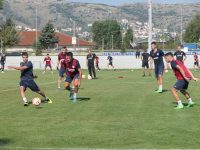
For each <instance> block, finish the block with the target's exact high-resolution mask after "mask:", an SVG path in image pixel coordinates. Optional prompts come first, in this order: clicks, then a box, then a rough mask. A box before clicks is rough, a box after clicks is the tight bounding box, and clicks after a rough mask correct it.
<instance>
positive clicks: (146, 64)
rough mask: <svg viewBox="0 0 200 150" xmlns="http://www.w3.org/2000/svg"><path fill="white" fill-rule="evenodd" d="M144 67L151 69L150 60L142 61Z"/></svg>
mask: <svg viewBox="0 0 200 150" xmlns="http://www.w3.org/2000/svg"><path fill="white" fill-rule="evenodd" d="M142 67H143V68H145V67H146V68H148V69H149V62H148V61H144V62H142Z"/></svg>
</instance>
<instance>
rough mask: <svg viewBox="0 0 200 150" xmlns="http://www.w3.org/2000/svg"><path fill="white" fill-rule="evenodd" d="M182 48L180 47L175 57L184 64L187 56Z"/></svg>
mask: <svg viewBox="0 0 200 150" xmlns="http://www.w3.org/2000/svg"><path fill="white" fill-rule="evenodd" d="M182 48H183V47H182V45H179V46H178V49H177V51H176V52H175V53H174V56H175V58H176V60H179V61H181V62H182V63H184V61H185V60H186V59H187V56H186V54H185V52H183V51H182Z"/></svg>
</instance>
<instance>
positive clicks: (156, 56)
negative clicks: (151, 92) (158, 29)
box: [150, 42, 165, 93]
mask: <svg viewBox="0 0 200 150" xmlns="http://www.w3.org/2000/svg"><path fill="white" fill-rule="evenodd" d="M151 47H152V50H151V52H150V57H151V63H153V60H154V66H155V76H156V80H157V84H158V90H156V91H155V92H157V93H162V91H163V71H164V68H165V67H164V62H163V57H164V52H163V51H162V50H160V49H158V47H157V44H156V42H152V43H151Z"/></svg>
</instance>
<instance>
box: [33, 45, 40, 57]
mask: <svg viewBox="0 0 200 150" xmlns="http://www.w3.org/2000/svg"><path fill="white" fill-rule="evenodd" d="M33 49H35V55H36V56H42V47H41V43H40V42H39V41H35V42H34V43H33Z"/></svg>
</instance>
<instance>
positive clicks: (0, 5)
mask: <svg viewBox="0 0 200 150" xmlns="http://www.w3.org/2000/svg"><path fill="white" fill-rule="evenodd" d="M0 9H3V0H0Z"/></svg>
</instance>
